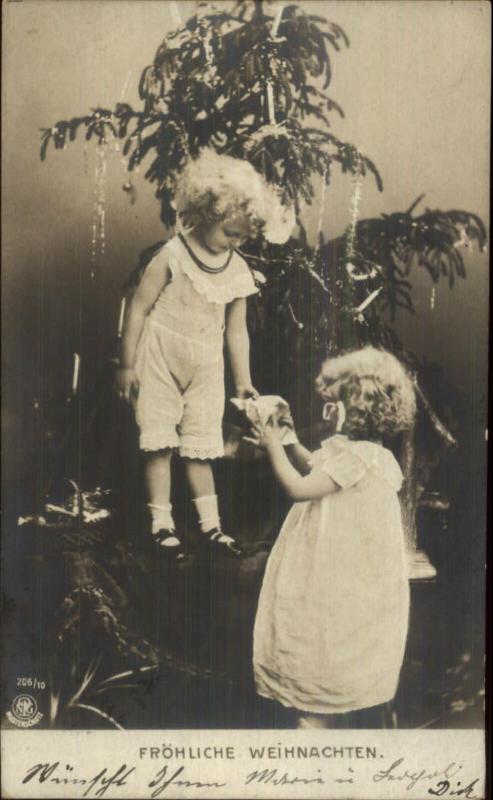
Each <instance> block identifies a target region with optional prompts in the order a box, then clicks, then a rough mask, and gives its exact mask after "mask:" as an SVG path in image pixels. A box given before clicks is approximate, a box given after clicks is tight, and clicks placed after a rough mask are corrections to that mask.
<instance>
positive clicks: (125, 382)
mask: <svg viewBox="0 0 493 800" xmlns="http://www.w3.org/2000/svg"><path fill="white" fill-rule="evenodd" d="M115 392H116V393H117V395H118V397H120V398H121V399H122V400H125V401H126V402H127V403H131V402H132V399H133V397H136V396H137V394H138V393H139V379H138V378H137V374H136V372H135V370H134V369H133V368H132V367H120V368H119V369H118V370H117V373H116V378H115Z"/></svg>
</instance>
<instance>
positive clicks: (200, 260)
mask: <svg viewBox="0 0 493 800" xmlns="http://www.w3.org/2000/svg"><path fill="white" fill-rule="evenodd" d="M175 203H176V208H177V211H178V216H179V220H180V222H181V228H182V233H179V234H178V235H176V236H174V237H173V238H172V239H170V240H169V241H168V242H167V243H166V244H165V245H164V247H163V248H162V249H161V250H160V251H159V252H158V254H157V255H156V256H155V257H154V258H153V260H152V261H151V262H150V264H149V265H148V267H147V268H146V270H145V272H144V275H143V277H142V279H141V282H140V284H139V286H138V288H137V290H136V292H135V295H134V296H133V298H132V302H131V304H130V308H129V311H128V315H127V319H126V323H125V328H124V331H123V338H122V357H121V367H120V369H119V371H118V375H117V381H116V388H117V390H118V392H119V395H120V397H122V398H125V400H127V401H129V402H134V405H135V412H136V419H137V423H138V426H139V429H140V447H141V449H142V450H143V451H144V452H145V456H146V461H145V477H146V483H147V489H148V498H149V504H148V505H149V510H150V513H151V519H152V528H151V529H152V534H153V536H154V537H155V541H156V543H158V544H159V545H160V549H161V551H162V552H165V553H166V554H167V555H171V556H172V558H175V557H176V558H179V557H182V555H183V545H182V538H181V536H180V533H179V532H178V531H177V530H176V529H175V524H174V520H173V516H172V507H171V504H170V482H171V477H170V463H171V455H172V452H173V450H174V449H176V448H178V449H179V453H180V455H181V456H182V457H183V458H185V459H186V472H187V477H188V480H189V483H190V487H191V491H192V495H193V498H194V503H195V506H196V509H197V512H198V516H199V523H200V528H201V531H202V534H203V537H202V542H203V543H204V544H205V545H206V546H207V548H208V549H209V550H211V549H214V550H215V551H217V552H220V553H223V554H226V555H233V556H234V555H238V554H239V550H238V547H237V545H236V543H235V541H234V539H233V538H232V537H231V536H227V535H225V534H224V533H223V531H222V529H221V522H220V518H219V512H218V503H217V496H216V490H215V485H214V476H213V472H212V468H211V463H210V461H211V459H214V458H219V457H220V456H222V455H223V453H224V451H223V438H222V416H223V411H224V361H223V345H224V338H225V339H226V343H227V349H228V351H229V357H230V361H231V368H232V372H233V378H234V383H235V387H236V394H237V396H238V397H254V396H256V394H257V392H256V390H255V388H254V387H253V385H252V380H251V377H250V365H249V337H248V331H247V326H246V297H247V296H248V295H251V294H253V293H254V292H256V291H257V289H256V286H255V282H254V280H253V277H252V274H251V271H250V269H249V267H248V265H247V264H246V262H245V261H244V260H243V258H241V256H240V255H239V254H238V253H237V252H236V251H235V248H237V247H239V246H240V245H241V243H242V242H243V241H244V240H246V239H247V238H249V237H251V236H256V235H257V234H259V233H260V232H263V233H264V234H265V235H266V236H269V233H270V235H271V237H272V238H273V233H272V232H271V231H275V229H276V222H278V221H281V220H282V215H283V208H282V206H281V204H280V203H279V201H278V200H277V196H275V195H274V193H273V192H272V190H270V189H269V187H268V186H267V184H265V182H264V181H263V179H262V178H261V176H260V175H259V174H258V173H257V172H256V171H255V169H254V168H253V167H252V166H251V165H250V164H249V163H248V162H246V161H241V160H239V159H235V158H231V157H228V156H219V155H217V154H215V153H214V152H212V151H204V152H203V153H202V154H201V155H200V156H199V158H198V159H196V160H195V161H192V162H190V164H189V165H188V167H187V168H186V169H185V171H184V172H183V174H182V176H181V181H180V183H179V186H178V191H177V194H176V198H175ZM270 229H271V230H270ZM286 238H287V237H286Z"/></svg>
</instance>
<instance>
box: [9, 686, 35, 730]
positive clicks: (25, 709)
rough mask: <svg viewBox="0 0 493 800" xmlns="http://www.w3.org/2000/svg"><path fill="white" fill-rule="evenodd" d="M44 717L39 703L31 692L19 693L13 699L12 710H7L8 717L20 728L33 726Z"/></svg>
mask: <svg viewBox="0 0 493 800" xmlns="http://www.w3.org/2000/svg"><path fill="white" fill-rule="evenodd" d="M42 718H43V715H42V714H41V712H40V711H38V704H37V703H36V700H35V699H34V697H31V695H30V694H18V695H17V697H15V698H14V700H13V701H12V710H11V711H7V719H8V720H9V722H12V724H13V725H17V727H18V728H32V727H33V725H37V724H38V722H40V720H41V719H42Z"/></svg>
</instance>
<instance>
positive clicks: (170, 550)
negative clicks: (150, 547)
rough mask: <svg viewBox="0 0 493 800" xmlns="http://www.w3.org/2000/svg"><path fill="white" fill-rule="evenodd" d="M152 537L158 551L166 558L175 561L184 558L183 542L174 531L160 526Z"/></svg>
mask: <svg viewBox="0 0 493 800" xmlns="http://www.w3.org/2000/svg"><path fill="white" fill-rule="evenodd" d="M153 537H154V541H155V542H156V544H157V545H158V546H159V552H160V553H162V554H163V555H165V556H166V557H167V558H170V559H171V560H175V561H181V560H182V559H184V558H185V553H184V550H183V544H182V542H181V540H180V537H179V535H178V533H177V532H176V531H173V530H168V529H166V528H162V529H161V530H160V531H158V532H157V533H154V534H153Z"/></svg>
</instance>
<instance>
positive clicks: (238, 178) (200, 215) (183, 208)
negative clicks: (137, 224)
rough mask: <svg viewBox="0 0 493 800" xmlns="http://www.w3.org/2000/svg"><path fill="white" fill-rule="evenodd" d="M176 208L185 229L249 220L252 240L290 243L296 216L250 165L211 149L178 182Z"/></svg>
mask: <svg viewBox="0 0 493 800" xmlns="http://www.w3.org/2000/svg"><path fill="white" fill-rule="evenodd" d="M175 206H176V209H177V211H178V215H179V218H180V220H181V222H182V223H183V225H184V226H185V227H186V228H196V227H199V226H204V225H205V226H209V225H214V224H216V223H220V222H229V221H231V220H233V219H235V218H237V217H242V218H243V219H245V220H246V222H247V224H248V227H249V236H257V235H258V234H259V233H263V234H264V236H265V237H266V238H267V239H268V240H269V241H271V242H278V243H283V242H285V241H287V239H288V238H289V235H290V233H291V229H292V227H293V224H294V213H293V211H292V209H291V208H290V207H287V206H286V205H283V204H282V203H281V200H280V197H279V195H278V194H277V192H276V191H275V190H274V189H273V188H272V187H271V186H269V185H268V184H267V183H266V181H265V180H264V179H263V177H262V176H261V175H260V174H259V173H258V172H257V171H256V170H255V168H254V167H253V166H252V165H251V164H250V163H249V162H248V161H244V160H243V159H239V158H232V157H231V156H226V155H218V153H216V152H214V151H213V150H210V149H204V150H203V151H202V152H201V154H200V155H199V156H198V157H197V158H196V159H194V160H193V161H190V162H189V163H188V165H187V166H186V167H185V169H184V170H183V172H182V173H181V175H180V177H179V179H178V186H177V190H176V194H175Z"/></svg>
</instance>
